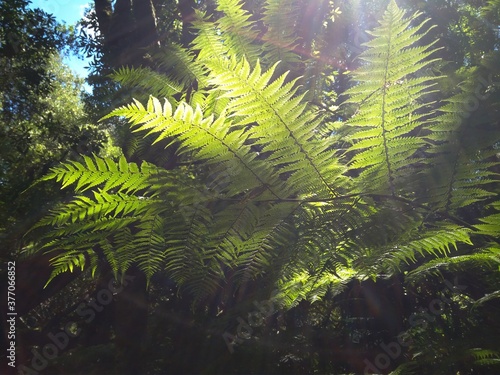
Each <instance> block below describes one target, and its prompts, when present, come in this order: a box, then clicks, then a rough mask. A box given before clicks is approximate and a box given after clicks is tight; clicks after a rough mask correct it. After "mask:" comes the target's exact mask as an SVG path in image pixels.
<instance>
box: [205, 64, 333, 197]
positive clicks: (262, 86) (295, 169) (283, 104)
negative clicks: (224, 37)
mask: <svg viewBox="0 0 500 375" xmlns="http://www.w3.org/2000/svg"><path fill="white" fill-rule="evenodd" d="M275 68H276V65H275V66H273V67H271V68H269V69H268V70H267V71H266V72H264V73H262V72H261V66H260V63H259V62H257V64H256V66H255V69H253V70H252V69H251V67H250V65H249V64H248V62H247V61H246V59H245V58H243V59H241V61H237V60H236V59H232V61H231V62H227V61H223V62H222V63H221V64H216V63H214V64H212V69H213V72H214V76H213V77H212V78H211V82H212V83H213V84H215V85H217V86H218V87H219V89H220V90H222V91H224V97H227V98H230V99H231V100H230V103H229V111H230V112H232V113H233V114H235V115H236V114H237V116H238V117H237V118H236V120H235V125H239V126H243V125H248V124H252V123H256V124H258V126H253V127H251V128H250V130H249V134H250V138H251V139H255V142H254V145H257V146H259V148H261V149H262V152H264V153H268V152H269V153H271V155H270V156H269V157H268V158H267V161H268V162H270V163H272V166H273V169H275V171H276V172H277V173H281V174H288V175H289V177H288V184H287V185H289V186H294V187H295V188H296V189H297V191H298V192H300V193H305V194H306V193H314V194H317V195H318V196H323V197H327V196H335V195H337V194H338V193H337V192H336V191H335V190H336V189H334V188H333V186H334V185H340V184H341V182H340V181H341V178H340V173H341V171H342V167H340V165H339V164H338V162H337V158H336V156H335V153H334V152H333V151H332V150H331V149H330V146H331V145H330V143H329V142H327V141H326V140H324V141H313V140H314V138H315V137H314V132H315V130H316V129H317V128H318V127H319V123H320V122H321V119H320V118H318V116H317V115H315V114H314V113H313V112H312V111H311V110H310V109H309V108H307V105H306V104H305V103H303V102H302V98H303V95H298V96H294V94H295V92H296V90H297V88H296V87H295V88H294V83H295V81H292V82H288V83H285V78H286V74H284V75H282V76H281V77H279V78H277V79H276V80H274V81H271V77H272V76H273V73H274V71H275Z"/></svg>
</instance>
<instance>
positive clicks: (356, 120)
mask: <svg viewBox="0 0 500 375" xmlns="http://www.w3.org/2000/svg"><path fill="white" fill-rule="evenodd" d="M419 15H420V14H419V13H416V14H414V15H413V16H411V17H409V18H405V17H404V11H402V10H400V9H399V8H398V7H397V5H396V3H395V2H394V1H391V2H390V4H389V6H388V8H387V10H386V12H385V14H384V17H383V19H382V21H380V26H379V27H377V28H376V29H375V30H374V31H372V32H371V33H370V34H372V35H373V36H374V39H373V40H371V41H369V42H367V43H366V46H367V47H369V48H368V49H367V50H365V51H363V52H362V53H361V54H360V56H359V58H360V59H361V60H362V61H363V62H364V64H363V65H362V66H361V67H360V68H359V69H358V70H357V71H355V72H354V74H353V78H354V80H355V81H356V82H357V84H356V85H355V86H354V87H352V88H351V89H349V90H348V91H347V94H348V95H349V96H350V98H349V99H348V101H347V102H346V103H351V104H355V105H358V106H359V108H358V110H357V112H356V113H355V115H354V116H353V117H352V118H351V119H350V120H349V121H348V122H347V126H348V127H350V128H351V129H352V130H351V132H350V133H349V135H348V138H347V139H348V140H349V141H350V142H352V145H351V147H350V148H349V149H348V150H347V153H348V154H349V155H352V156H350V162H349V165H350V169H351V170H358V173H359V172H360V175H359V179H360V182H361V183H362V185H361V189H362V190H363V191H364V192H366V191H369V192H387V191H390V192H391V193H392V194H396V193H397V194H401V193H403V192H404V191H405V190H406V189H405V187H406V186H405V183H404V181H405V180H406V178H407V177H408V176H409V175H411V174H414V173H416V172H415V171H411V170H408V165H409V164H410V163H411V164H413V165H418V164H417V163H419V162H420V163H422V162H423V160H421V158H420V157H417V151H418V150H420V149H422V148H423V147H424V146H425V145H426V143H427V142H426V140H425V139H424V138H423V137H421V136H418V135H417V134H418V133H417V132H418V131H419V130H421V127H422V124H423V120H425V119H426V118H427V117H429V116H430V115H431V112H430V109H429V108H428V105H429V104H430V103H429V102H425V101H423V102H421V101H419V100H417V98H422V97H423V95H424V94H425V93H430V92H431V88H432V84H433V82H435V80H436V77H433V76H425V75H421V76H418V75H417V73H419V71H421V70H423V69H424V68H426V67H427V66H429V65H430V64H432V63H433V62H434V61H435V60H432V59H429V56H430V55H432V54H433V53H434V52H435V50H436V49H434V48H433V47H432V46H433V43H431V44H428V45H424V46H418V45H416V44H417V42H419V40H421V38H422V36H423V35H425V32H423V33H421V32H420V31H421V30H422V29H423V27H424V25H425V24H426V22H427V21H423V22H421V23H419V24H416V25H412V27H409V26H410V24H412V23H413V22H414V21H415V19H416V18H417V17H418V16H419ZM410 159H413V160H411V161H410Z"/></svg>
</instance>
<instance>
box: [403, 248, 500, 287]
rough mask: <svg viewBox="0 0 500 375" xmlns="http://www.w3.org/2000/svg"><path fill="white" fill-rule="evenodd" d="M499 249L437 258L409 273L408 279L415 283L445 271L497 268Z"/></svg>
mask: <svg viewBox="0 0 500 375" xmlns="http://www.w3.org/2000/svg"><path fill="white" fill-rule="evenodd" d="M498 256H499V251H498V249H497V250H496V251H494V250H493V249H486V250H483V251H480V252H477V253H474V254H469V255H458V256H455V257H447V258H437V259H433V260H430V261H428V262H426V263H425V264H423V265H421V266H419V267H417V268H416V269H414V270H412V271H411V272H409V273H408V275H407V277H406V279H407V281H408V282H411V283H414V282H417V281H419V280H422V279H423V278H425V277H426V276H429V275H434V276H441V275H442V272H443V271H450V272H463V271H471V270H474V269H475V270H479V269H484V267H486V268H489V269H495V268H497V267H498V263H500V260H499V259H500V258H498Z"/></svg>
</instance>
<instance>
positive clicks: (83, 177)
mask: <svg viewBox="0 0 500 375" xmlns="http://www.w3.org/2000/svg"><path fill="white" fill-rule="evenodd" d="M83 160H84V163H80V162H77V161H70V162H67V163H62V164H61V165H60V166H57V167H54V168H52V169H51V170H50V172H49V173H48V174H47V175H46V176H44V177H43V178H42V181H46V180H56V181H57V182H60V183H61V184H62V187H61V188H62V189H64V188H67V187H68V186H70V185H72V184H76V187H75V191H76V192H84V191H86V190H89V189H92V188H95V187H98V186H100V187H101V188H102V190H103V191H104V192H107V191H116V192H122V193H127V194H128V193H131V194H133V193H136V192H138V191H140V190H146V189H147V188H148V187H150V184H151V183H150V179H151V178H152V177H153V176H154V177H155V178H159V177H160V169H159V168H157V167H156V166H154V165H152V164H149V163H147V162H143V163H142V165H141V167H138V166H137V164H135V163H128V162H127V161H126V159H125V157H124V156H123V155H122V156H121V157H120V158H119V160H118V162H115V161H114V160H112V159H110V158H100V157H98V156H95V155H94V157H92V158H91V157H89V156H85V155H83Z"/></svg>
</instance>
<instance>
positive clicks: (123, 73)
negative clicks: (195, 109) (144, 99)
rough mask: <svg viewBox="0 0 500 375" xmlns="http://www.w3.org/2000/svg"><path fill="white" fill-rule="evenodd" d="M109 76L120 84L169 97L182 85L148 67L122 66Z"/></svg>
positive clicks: (178, 90) (177, 91) (179, 90)
mask: <svg viewBox="0 0 500 375" xmlns="http://www.w3.org/2000/svg"><path fill="white" fill-rule="evenodd" d="M111 78H113V79H114V80H115V81H117V82H118V83H120V84H121V85H122V86H126V87H134V88H135V87H140V88H142V89H145V90H147V91H148V93H149V94H150V95H155V96H159V97H165V98H169V99H172V97H173V95H175V94H177V93H179V92H181V91H182V85H180V84H178V83H176V82H174V81H172V80H170V79H169V78H167V76H165V75H163V74H160V73H157V72H155V71H153V70H151V69H149V68H129V67H122V68H120V69H118V70H117V71H115V72H114V73H113V74H112V75H111Z"/></svg>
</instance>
